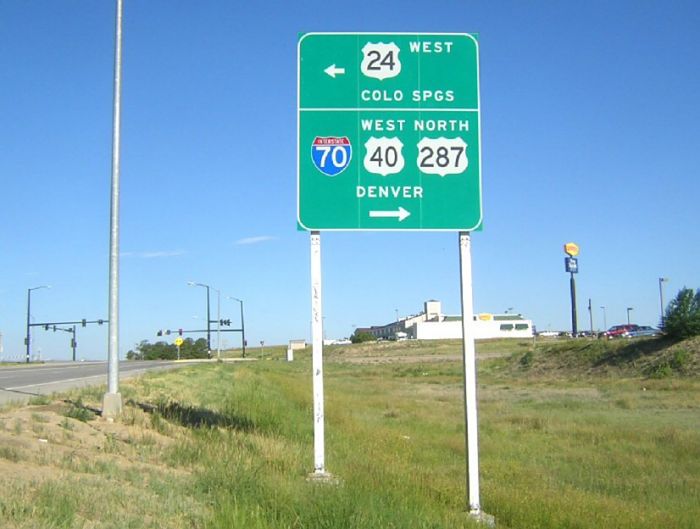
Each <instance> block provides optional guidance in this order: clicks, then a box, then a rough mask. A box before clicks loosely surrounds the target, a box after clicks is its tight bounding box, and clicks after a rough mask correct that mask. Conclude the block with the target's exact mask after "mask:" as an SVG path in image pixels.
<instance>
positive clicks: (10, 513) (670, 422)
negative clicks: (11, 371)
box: [0, 341, 700, 529]
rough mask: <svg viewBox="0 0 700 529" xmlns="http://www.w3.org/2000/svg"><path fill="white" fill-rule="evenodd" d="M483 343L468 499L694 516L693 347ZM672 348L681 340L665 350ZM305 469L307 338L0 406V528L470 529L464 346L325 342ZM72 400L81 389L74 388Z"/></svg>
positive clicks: (698, 414) (550, 522)
mask: <svg viewBox="0 0 700 529" xmlns="http://www.w3.org/2000/svg"><path fill="white" fill-rule="evenodd" d="M652 343H653V342H651V341H644V342H642V341H640V342H635V343H629V342H627V343H622V342H616V343H608V342H597V341H591V342H586V341H580V342H570V343H567V344H561V343H558V342H546V343H538V344H533V343H532V342H485V343H482V344H479V345H478V347H477V350H478V354H479V356H480V357H481V358H482V360H480V361H479V422H480V457H481V485H482V488H481V498H482V507H483V509H484V510H485V511H486V512H488V513H490V514H493V515H495V517H496V522H497V525H498V527H504V528H513V529H526V528H621V529H624V528H629V529H632V528H634V529H637V528H639V529H644V528H654V529H657V528H698V527H700V379H699V378H698V375H697V365H698V353H697V349H696V348H695V345H693V344H691V345H683V344H681V345H676V346H673V347H667V346H664V347H659V346H657V345H650V344H652ZM679 350H680V351H681V353H678V352H677V351H679ZM326 352H327V355H326V366H325V390H326V463H327V468H328V470H329V471H330V472H332V473H333V474H334V476H335V477H336V478H337V483H335V484H318V483H314V482H311V481H308V480H307V475H308V474H309V473H310V472H311V471H312V470H313V445H312V441H313V430H312V421H311V404H312V403H311V373H310V359H309V353H308V351H307V352H304V353H301V354H300V353H299V352H297V354H296V358H297V359H296V361H295V362H293V363H286V362H283V361H281V354H282V353H281V351H277V350H272V349H270V350H267V349H266V357H267V358H268V359H267V360H264V361H259V362H255V363H248V364H245V365H229V364H220V363H219V364H217V363H212V364H206V365H198V366H194V367H190V368H184V369H181V370H178V371H172V372H167V373H158V374H152V375H149V376H146V377H143V378H140V379H137V380H130V381H128V382H124V383H122V386H121V390H122V394H123V396H124V399H125V401H126V402H127V405H126V406H125V412H124V415H123V417H122V418H121V419H120V420H118V421H117V422H115V423H107V422H104V421H102V420H100V419H97V418H94V417H93V414H92V412H91V411H90V407H91V406H97V405H99V402H100V400H101V396H102V393H103V392H104V388H95V389H92V390H86V391H82V392H80V393H78V392H76V393H74V394H72V395H70V396H69V398H70V399H71V400H72V402H73V404H67V403H65V402H62V401H59V400H51V399H42V400H37V401H35V402H34V404H33V405H32V406H29V407H25V408H15V409H6V410H4V411H3V412H2V413H0V486H1V487H2V491H3V492H2V495H1V496H0V527H3V528H35V527H36V528H44V527H46V528H49V527H50V528H115V529H117V528H119V529H121V528H134V529H141V528H176V529H179V528H222V529H223V528H238V527H240V528H253V529H255V528H309V529H311V528H314V529H315V528H329V529H336V528H358V529H359V528H363V529H366V528H387V529H388V528H396V529H403V528H436V529H437V528H467V527H474V526H475V525H474V524H473V522H471V521H470V520H469V519H468V517H467V515H466V513H465V505H466V491H465V460H464V412H463V402H462V366H461V358H460V344H459V342H436V343H429V342H400V343H382V344H371V345H358V346H345V347H335V348H328V349H327V351H326ZM78 399H80V402H77V401H78Z"/></svg>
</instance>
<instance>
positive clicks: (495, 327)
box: [357, 300, 533, 340]
mask: <svg viewBox="0 0 700 529" xmlns="http://www.w3.org/2000/svg"><path fill="white" fill-rule="evenodd" d="M472 329H474V338H475V339H477V340H478V339H488V338H531V337H532V336H533V329H532V321H531V320H526V319H524V318H523V317H522V315H520V314H490V313H482V314H476V315H475V316H474V325H473V326H472ZM357 332H368V333H370V334H372V335H373V336H375V337H376V338H377V339H384V340H396V339H401V338H412V339H417V340H444V339H449V338H462V317H461V316H448V315H445V314H443V313H442V306H441V303H440V302H439V301H436V300H430V301H426V302H425V303H424V304H423V312H421V313H420V314H417V315H415V316H408V317H406V318H403V319H399V320H398V321H395V322H392V323H388V324H386V325H379V326H372V327H364V328H358V329H357Z"/></svg>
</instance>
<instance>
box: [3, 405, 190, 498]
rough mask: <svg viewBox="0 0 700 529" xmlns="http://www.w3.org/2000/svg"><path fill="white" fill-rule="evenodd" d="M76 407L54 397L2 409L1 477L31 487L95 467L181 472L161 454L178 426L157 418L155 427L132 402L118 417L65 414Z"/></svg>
mask: <svg viewBox="0 0 700 529" xmlns="http://www.w3.org/2000/svg"><path fill="white" fill-rule="evenodd" d="M74 409H75V407H74V406H72V405H70V404H67V403H64V402H52V403H50V404H48V405H41V406H27V407H24V408H19V409H15V410H7V411H4V412H2V413H0V482H5V483H14V484H17V483H27V484H31V486H33V487H34V486H37V485H38V484H40V483H42V482H44V481H46V480H55V479H62V478H63V477H65V476H67V475H70V474H81V475H83V474H93V473H99V472H100V471H101V470H104V469H105V468H112V469H114V472H117V473H118V472H126V471H128V470H129V469H132V468H138V469H139V471H141V472H143V471H148V470H152V471H157V472H165V473H178V474H179V473H183V471H182V470H181V469H179V470H175V469H172V468H170V467H167V466H166V465H164V463H163V462H162V458H161V455H162V453H163V452H164V450H165V449H167V448H168V447H169V446H170V445H171V444H172V443H175V442H177V438H178V437H179V436H180V432H179V431H178V428H177V427H175V426H172V425H170V424H158V425H157V428H156V427H154V426H153V424H152V422H153V421H152V419H151V418H150V417H149V416H148V415H147V414H145V413H144V412H142V411H141V410H138V409H133V408H126V409H125V411H124V415H123V418H122V420H120V421H118V422H107V421H105V420H103V419H101V418H99V417H94V418H92V420H87V421H82V420H79V419H76V418H73V417H69V416H67V415H70V414H71V413H72V410H74ZM88 413H89V412H88ZM86 416H88V414H86ZM159 429H160V430H161V431H159ZM163 429H167V431H166V432H164V431H162V430H163Z"/></svg>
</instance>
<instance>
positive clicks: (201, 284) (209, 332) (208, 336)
mask: <svg viewBox="0 0 700 529" xmlns="http://www.w3.org/2000/svg"><path fill="white" fill-rule="evenodd" d="M187 284H188V285H189V286H191V287H203V288H206V289H207V356H208V357H209V358H211V311H210V310H209V289H210V288H211V287H210V286H209V285H205V284H204V283H195V282H194V281H188V282H187Z"/></svg>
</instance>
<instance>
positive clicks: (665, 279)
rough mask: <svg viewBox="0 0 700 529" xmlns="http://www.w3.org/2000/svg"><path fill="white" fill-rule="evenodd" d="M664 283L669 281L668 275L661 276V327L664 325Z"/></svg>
mask: <svg viewBox="0 0 700 529" xmlns="http://www.w3.org/2000/svg"><path fill="white" fill-rule="evenodd" d="M664 283H668V277H660V278H659V303H660V304H661V327H663V326H664Z"/></svg>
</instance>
